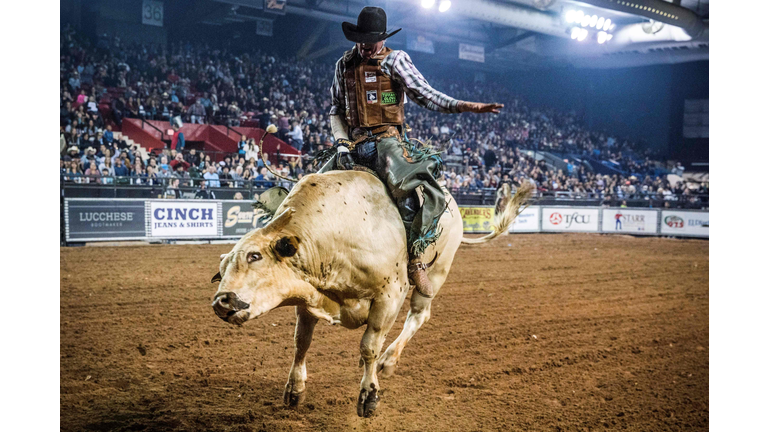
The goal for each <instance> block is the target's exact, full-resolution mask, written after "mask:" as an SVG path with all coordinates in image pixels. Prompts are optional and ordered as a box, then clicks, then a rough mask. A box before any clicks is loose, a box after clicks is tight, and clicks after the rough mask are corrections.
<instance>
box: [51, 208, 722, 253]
mask: <svg viewBox="0 0 768 432" xmlns="http://www.w3.org/2000/svg"><path fill="white" fill-rule="evenodd" d="M460 211H461V215H462V219H463V221H464V232H465V233H469V234H472V233H478V234H479V233H487V232H490V230H491V226H492V222H493V212H494V209H493V207H469V206H467V207H460ZM63 216H64V221H63V222H64V231H65V240H66V242H68V243H78V242H96V241H125V240H141V241H151V240H223V239H237V238H240V237H242V236H243V235H244V234H246V233H247V232H249V231H250V230H253V229H255V228H260V227H261V226H263V223H262V221H260V220H259V218H257V217H256V216H255V213H254V210H253V208H252V207H251V205H250V202H249V201H236V200H161V199H156V200H152V199H150V200H143V199H120V198H118V199H104V198H93V199H91V198H66V199H64V215H63ZM509 232H510V233H539V232H546V233H560V232H581V233H601V234H631V235H650V236H674V237H703V238H709V212H708V211H703V210H665V209H633V208H632V209H630V208H596V207H574V206H529V207H527V208H526V209H524V210H523V211H522V212H521V213H520V215H519V216H518V217H517V219H516V220H515V222H514V223H513V224H512V226H511V227H510V229H509Z"/></svg>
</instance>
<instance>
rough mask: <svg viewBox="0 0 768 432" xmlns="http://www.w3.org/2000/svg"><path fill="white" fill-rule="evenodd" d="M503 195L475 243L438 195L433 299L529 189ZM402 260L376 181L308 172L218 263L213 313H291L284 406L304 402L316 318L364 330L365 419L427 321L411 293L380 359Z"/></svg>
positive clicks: (404, 287) (426, 302) (245, 316)
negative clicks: (464, 251) (288, 309)
mask: <svg viewBox="0 0 768 432" xmlns="http://www.w3.org/2000/svg"><path fill="white" fill-rule="evenodd" d="M505 190H506V194H505V195H504V194H502V202H501V207H500V208H501V209H503V211H502V212H501V215H498V216H497V217H496V219H495V225H494V228H493V229H494V231H493V232H492V233H491V234H489V235H487V236H485V237H482V238H479V239H464V238H463V236H462V234H463V226H462V221H461V215H460V214H459V209H458V207H457V205H456V203H455V201H454V200H453V199H452V197H451V196H450V194H448V192H447V191H446V199H447V202H448V208H447V210H446V211H445V213H444V214H443V216H442V218H441V219H440V225H441V228H442V235H441V236H440V238H439V240H438V241H437V243H436V244H435V245H433V246H431V247H430V249H432V251H430V250H428V251H427V254H426V255H425V256H435V257H436V259H434V260H433V263H432V265H431V267H430V268H429V270H428V272H429V273H428V276H429V279H430V280H431V282H432V286H433V287H434V290H435V294H437V292H439V291H440V288H441V287H442V285H443V282H445V279H446V277H447V276H448V271H449V270H450V268H451V263H452V262H453V257H454V255H455V253H456V250H457V249H458V247H459V244H460V243H462V241H463V242H465V243H481V242H485V241H489V240H491V239H492V238H495V237H496V236H498V235H499V234H501V233H502V232H504V231H506V230H507V229H508V227H509V225H510V224H511V223H512V221H513V220H514V218H515V217H516V216H517V214H518V213H519V211H520V207H521V204H522V203H523V202H524V201H525V199H526V198H527V197H528V196H529V195H530V192H531V190H532V188H531V187H529V186H526V187H522V188H520V190H518V192H517V194H516V195H515V197H514V198H511V197H510V195H509V189H508V188H506V189H505ZM498 205H499V203H498V202H497V208H499V207H498ZM407 262H408V252H407V249H406V233H405V229H404V227H403V223H402V221H401V219H400V215H399V214H398V211H397V208H396V206H395V205H394V204H393V202H392V199H391V198H390V197H389V195H388V194H387V190H386V188H385V187H384V185H383V184H382V183H381V181H379V179H378V178H376V177H375V176H373V175H371V174H368V173H365V172H357V171H333V172H329V173H325V174H316V175H308V176H306V177H305V178H304V179H302V180H301V181H300V182H299V183H298V184H296V186H295V187H294V188H293V190H292V191H291V193H290V194H289V195H288V196H287V197H286V198H285V200H284V201H283V203H282V204H281V205H280V207H279V208H278V209H277V211H276V213H275V217H274V218H273V219H272V221H271V222H270V223H269V224H268V225H267V226H265V227H264V228H261V229H257V230H254V231H252V232H250V233H248V234H246V235H245V236H244V237H243V238H242V239H240V241H239V242H237V244H236V245H235V246H234V248H233V249H232V251H231V252H229V253H228V254H225V255H222V256H221V263H220V265H219V273H218V274H216V276H214V277H213V279H212V282H219V289H218V291H217V293H216V295H215V298H214V302H213V308H214V311H215V313H216V315H217V316H219V317H220V318H222V319H224V320H225V321H227V322H229V323H232V324H237V325H240V324H243V323H244V322H246V321H248V320H250V319H254V318H256V317H259V316H261V315H263V314H265V313H267V312H269V311H271V310H272V309H275V308H277V307H280V306H296V317H297V321H296V333H295V348H296V351H295V356H294V359H293V365H292V366H291V371H290V373H289V375H288V383H287V384H286V385H285V392H284V394H283V397H284V401H285V403H286V404H289V405H297V404H299V403H301V402H302V401H303V399H304V395H305V387H306V380H307V367H306V354H307V350H308V349H309V345H310V343H311V341H312V333H313V331H314V327H315V324H316V323H317V321H318V320H324V321H327V322H329V323H332V324H341V325H342V326H344V327H347V328H350V329H354V328H358V327H360V326H362V325H363V324H366V325H367V327H366V330H365V333H364V335H363V338H362V340H361V342H360V357H361V359H360V362H361V364H362V365H363V366H364V372H363V379H362V381H361V383H360V394H359V399H358V405H357V413H358V415H360V416H364V417H368V416H370V415H372V414H373V412H374V410H375V409H376V403H377V402H378V396H377V393H378V391H379V389H380V387H379V381H378V377H377V372H380V373H381V374H382V376H389V375H391V374H392V373H393V372H394V368H395V365H396V364H397V362H398V359H399V358H400V354H401V353H402V352H403V348H405V345H406V343H408V341H409V340H410V339H411V338H412V337H413V335H414V334H415V333H416V331H417V330H418V329H419V327H421V326H422V325H423V324H424V323H425V322H426V321H427V320H428V319H429V316H430V305H431V303H432V299H431V298H425V297H423V296H421V295H419V294H417V293H415V292H414V294H413V295H412V296H411V307H410V311H409V312H408V318H407V319H406V321H405V325H404V327H403V331H402V332H401V333H400V335H399V336H398V338H397V339H396V340H395V341H394V342H392V344H391V345H390V346H389V347H388V348H387V350H386V351H385V352H384V354H383V355H382V354H381V348H382V344H383V342H384V338H385V336H386V334H387V332H389V330H390V328H391V327H392V324H394V322H395V319H396V318H397V313H398V311H399V310H400V307H401V306H402V304H403V301H404V300H405V298H406V296H407V295H408V292H409V291H410V289H411V287H410V286H409V283H408V274H407V269H406V266H407Z"/></svg>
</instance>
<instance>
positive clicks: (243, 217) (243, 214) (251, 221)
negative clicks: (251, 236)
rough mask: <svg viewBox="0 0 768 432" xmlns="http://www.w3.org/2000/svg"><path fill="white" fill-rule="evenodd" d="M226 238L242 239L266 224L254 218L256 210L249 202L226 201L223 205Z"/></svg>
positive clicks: (223, 233)
mask: <svg viewBox="0 0 768 432" xmlns="http://www.w3.org/2000/svg"><path fill="white" fill-rule="evenodd" d="M221 209H222V218H223V219H224V228H223V231H222V235H224V237H242V236H243V235H244V234H247V233H248V232H250V231H253V230H255V229H256V228H261V227H263V226H264V225H265V224H264V223H262V222H261V220H260V219H261V218H254V214H255V212H256V211H255V210H254V209H253V207H251V203H250V202H249V201H224V202H222V203H221Z"/></svg>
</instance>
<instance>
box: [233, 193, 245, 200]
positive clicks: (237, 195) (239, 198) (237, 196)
mask: <svg viewBox="0 0 768 432" xmlns="http://www.w3.org/2000/svg"><path fill="white" fill-rule="evenodd" d="M232 199H235V200H238V201H239V200H242V199H243V194H241V193H240V192H235V196H233V197H232Z"/></svg>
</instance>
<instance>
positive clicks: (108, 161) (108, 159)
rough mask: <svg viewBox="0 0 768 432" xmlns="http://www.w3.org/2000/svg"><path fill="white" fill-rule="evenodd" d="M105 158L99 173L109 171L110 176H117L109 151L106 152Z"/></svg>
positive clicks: (100, 165) (100, 164)
mask: <svg viewBox="0 0 768 432" xmlns="http://www.w3.org/2000/svg"><path fill="white" fill-rule="evenodd" d="M105 152H106V153H105V154H104V158H103V159H102V160H101V162H100V163H99V171H105V170H106V171H107V172H108V173H109V175H110V176H114V175H115V168H114V166H113V163H112V157H111V156H110V152H109V149H107V150H105Z"/></svg>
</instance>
